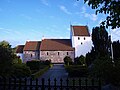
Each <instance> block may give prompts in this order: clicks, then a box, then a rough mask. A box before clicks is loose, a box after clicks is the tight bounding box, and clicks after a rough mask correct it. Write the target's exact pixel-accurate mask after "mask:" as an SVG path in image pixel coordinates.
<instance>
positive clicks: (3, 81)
mask: <svg viewBox="0 0 120 90" xmlns="http://www.w3.org/2000/svg"><path fill="white" fill-rule="evenodd" d="M0 90H101V81H100V79H88V78H84V79H82V78H79V79H78V78H77V79H74V78H72V79H71V78H69V79H66V80H65V79H56V78H55V79H48V80H47V79H44V78H42V79H35V80H33V79H32V78H5V77H0Z"/></svg>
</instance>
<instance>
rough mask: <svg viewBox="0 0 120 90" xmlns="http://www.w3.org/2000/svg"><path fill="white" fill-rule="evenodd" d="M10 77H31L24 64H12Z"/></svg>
mask: <svg viewBox="0 0 120 90" xmlns="http://www.w3.org/2000/svg"><path fill="white" fill-rule="evenodd" d="M12 67H13V72H12V75H13V76H16V77H26V76H30V75H31V70H30V68H29V67H27V66H26V65H25V64H13V66H12Z"/></svg>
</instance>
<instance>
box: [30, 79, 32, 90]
mask: <svg viewBox="0 0 120 90" xmlns="http://www.w3.org/2000/svg"><path fill="white" fill-rule="evenodd" d="M30 90H32V78H30Z"/></svg>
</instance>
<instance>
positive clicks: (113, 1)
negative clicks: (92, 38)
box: [78, 0, 120, 29]
mask: <svg viewBox="0 0 120 90" xmlns="http://www.w3.org/2000/svg"><path fill="white" fill-rule="evenodd" d="M78 1H79V0H78ZM84 2H85V3H87V4H88V5H89V6H90V7H91V8H92V9H95V10H96V15H97V14H98V13H104V14H106V15H107V17H106V19H105V20H104V21H102V22H101V26H106V28H108V26H111V27H112V29H115V28H119V27H120V0H84Z"/></svg>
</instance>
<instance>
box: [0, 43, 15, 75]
mask: <svg viewBox="0 0 120 90" xmlns="http://www.w3.org/2000/svg"><path fill="white" fill-rule="evenodd" d="M13 57H14V55H13V53H12V49H11V45H10V44H9V43H8V42H7V41H2V42H0V74H1V75H4V74H8V73H9V71H10V67H11V64H12V59H13Z"/></svg>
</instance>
